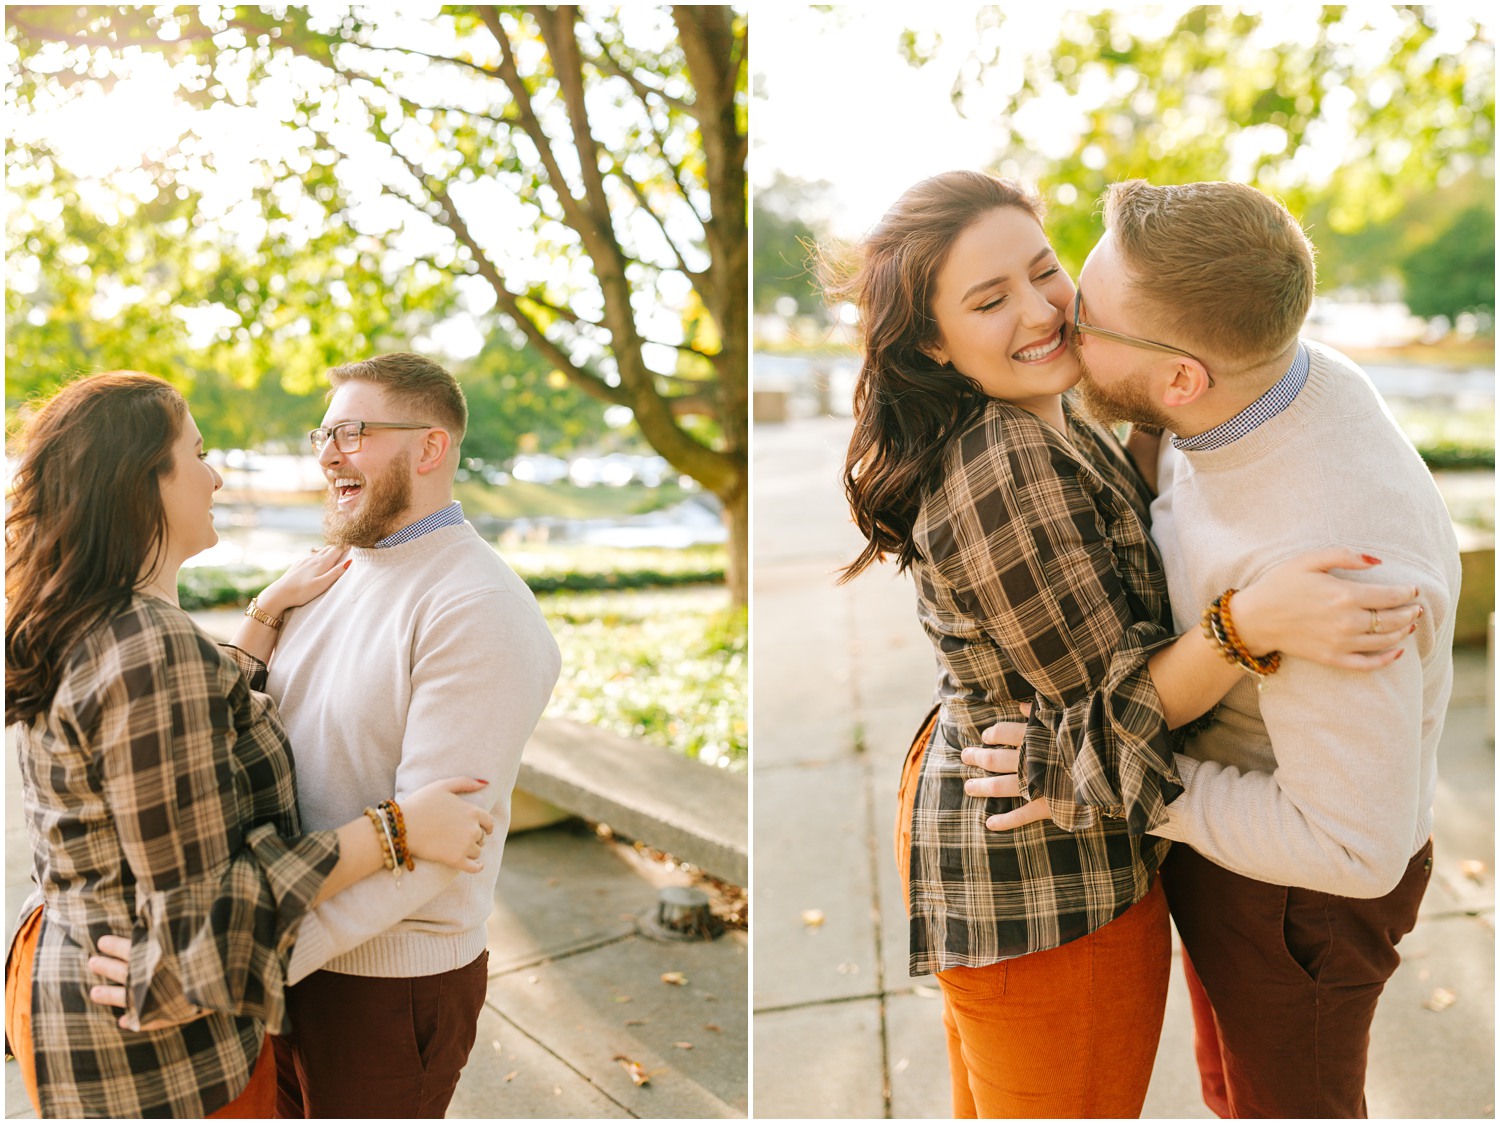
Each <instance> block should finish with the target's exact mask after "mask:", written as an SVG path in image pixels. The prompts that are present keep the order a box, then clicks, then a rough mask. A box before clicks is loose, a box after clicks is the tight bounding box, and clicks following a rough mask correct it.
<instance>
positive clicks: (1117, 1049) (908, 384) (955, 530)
mask: <svg viewBox="0 0 1500 1124" xmlns="http://www.w3.org/2000/svg"><path fill="white" fill-rule="evenodd" d="M833 293H834V295H835V296H837V297H841V298H844V299H852V300H853V301H854V302H855V303H856V304H857V306H858V308H859V311H860V322H861V326H862V330H863V332H864V355H863V364H862V369H861V372H860V377H859V383H858V385H857V387H856V391H855V431H854V436H853V438H852V440H851V443H850V448H849V453H848V458H847V461H846V468H845V482H846V490H847V494H848V497H849V502H850V506H851V509H852V511H853V514H854V519H855V522H856V524H857V525H858V526H859V527H860V529H861V531H862V532H863V533H864V535H865V537H866V539H867V540H868V541H867V545H866V546H865V548H864V550H863V552H862V553H861V554H860V555H859V557H858V558H856V559H855V561H854V562H853V563H852V564H851V565H850V566H849V567H847V568H846V570H845V573H844V577H845V579H846V580H847V578H849V577H852V576H854V575H855V574H858V573H859V572H860V571H862V570H863V569H865V568H866V567H867V566H869V565H870V564H871V563H872V562H874V561H877V560H880V559H883V558H884V556H885V555H886V554H887V553H890V554H895V555H896V558H897V561H898V565H899V566H900V568H901V569H910V571H911V572H912V575H913V577H914V579H915V582H916V586H917V593H918V615H919V617H920V619H921V622H922V625H923V627H924V628H925V630H926V631H927V633H928V635H929V638H930V639H931V640H932V643H933V648H934V652H935V655H936V656H937V660H938V665H939V688H938V697H939V702H938V706H937V707H936V708H935V710H934V712H933V714H932V715H931V716H930V717H929V719H928V722H927V723H926V724H925V726H924V727H923V729H922V730H921V731H920V732H919V734H918V736H917V739H916V740H915V741H914V743H913V746H912V751H911V754H910V755H909V757H908V760H907V765H906V769H905V772H904V775H903V781H902V786H901V795H902V810H901V813H900V818H899V821H898V825H897V832H898V862H899V863H901V865H902V868H903V870H904V871H906V873H907V875H908V879H909V881H908V906H909V910H910V915H911V961H910V962H911V970H912V973H913V974H914V975H920V974H924V973H928V972H935V973H936V974H937V978H938V981H939V983H940V985H941V988H942V992H943V997H944V1022H945V1025H946V1027H947V1031H948V1047H949V1062H950V1069H951V1074H952V1083H953V1097H954V1111H955V1115H957V1116H961V1117H962V1116H969V1117H972V1116H975V1115H978V1116H983V1117H991V1116H1025V1117H1086V1116H1135V1115H1138V1114H1139V1112H1140V1109H1141V1104H1142V1102H1143V1100H1144V1098H1145V1093H1146V1086H1147V1083H1148V1081H1149V1078H1150V1071H1151V1063H1152V1060H1153V1058H1154V1056H1155V1052H1156V1045H1157V1039H1158V1037H1159V1034H1160V1029H1161V1021H1162V1012H1163V1008H1164V1004H1165V994H1166V985H1167V972H1168V967H1169V961H1170V941H1169V931H1168V921H1167V912H1166V905H1165V901H1164V896H1163V894H1162V892H1161V889H1160V887H1159V886H1157V885H1156V882H1155V873H1156V870H1157V867H1158V865H1159V864H1160V862H1161V859H1162V857H1163V855H1164V853H1165V851H1166V849H1167V843H1166V842H1165V841H1163V840H1159V839H1156V838H1153V837H1151V836H1148V835H1144V834H1143V832H1144V829H1145V828H1146V827H1147V826H1149V825H1147V824H1145V823H1140V822H1134V819H1131V820H1127V819H1126V818H1124V816H1131V815H1133V813H1134V810H1135V809H1137V808H1139V807H1140V806H1141V805H1140V803H1139V802H1138V800H1137V799H1136V798H1137V797H1138V796H1139V795H1140V792H1141V790H1142V789H1143V788H1144V787H1145V786H1147V785H1148V784H1149V785H1158V786H1160V787H1161V788H1162V789H1163V790H1165V791H1166V792H1167V793H1168V794H1169V795H1172V794H1175V793H1174V792H1173V789H1174V788H1176V778H1175V772H1174V770H1173V763H1172V742H1171V740H1170V739H1169V738H1168V735H1167V730H1168V729H1169V728H1175V727H1177V726H1180V725H1182V724H1183V723H1184V722H1185V721H1187V720H1189V719H1192V718H1194V717H1197V716H1198V715H1201V714H1202V713H1203V712H1204V711H1206V710H1208V709H1209V708H1210V707H1211V706H1212V705H1213V704H1214V703H1215V702H1217V700H1218V699H1219V698H1221V697H1222V696H1223V695H1224V694H1225V693H1226V692H1227V691H1228V690H1229V688H1230V687H1231V686H1232V685H1233V684H1234V683H1235V682H1236V681H1237V679H1238V677H1239V675H1240V674H1241V671H1240V669H1239V668H1238V667H1236V666H1233V665H1231V664H1229V663H1227V662H1226V661H1225V659H1224V658H1223V655H1222V653H1221V651H1220V650H1219V648H1218V647H1217V646H1216V645H1215V643H1214V642H1212V641H1210V640H1209V639H1207V638H1205V637H1203V636H1201V635H1199V633H1198V632H1196V631H1194V632H1191V633H1187V634H1184V635H1183V636H1182V637H1179V638H1177V639H1176V640H1173V638H1172V617H1171V612H1170V609H1169V607H1168V604H1167V597H1166V583H1165V579H1164V577H1163V573H1162V568H1161V561H1160V558H1159V557H1158V555H1157V553H1156V551H1155V548H1154V546H1153V545H1152V543H1151V540H1150V537H1149V535H1148V533H1147V521H1148V509H1149V504H1150V498H1151V497H1150V494H1149V492H1148V491H1147V489H1146V487H1145V485H1144V483H1143V481H1142V480H1141V478H1140V476H1139V474H1138V473H1137V472H1136V471H1135V468H1134V466H1133V464H1132V462H1131V460H1130V458H1129V456H1128V455H1127V453H1126V452H1125V451H1124V449H1122V448H1121V447H1120V445H1119V443H1118V442H1117V441H1116V440H1115V439H1114V437H1113V436H1112V435H1111V434H1110V433H1109V432H1108V431H1107V430H1105V429H1103V428H1101V427H1099V426H1097V425H1094V424H1092V423H1090V422H1089V421H1087V420H1086V419H1084V418H1081V417H1079V416H1078V415H1076V414H1075V413H1074V411H1073V407H1072V405H1071V402H1070V401H1069V400H1068V399H1066V398H1065V397H1064V394H1065V392H1066V391H1068V390H1069V389H1070V388H1072V386H1073V385H1074V384H1075V383H1076V382H1077V381H1078V379H1079V373H1080V372H1079V366H1078V361H1077V358H1076V356H1075V354H1074V352H1073V349H1072V347H1071V346H1070V344H1071V341H1070V339H1069V328H1068V326H1067V325H1068V321H1067V310H1069V309H1070V307H1071V303H1072V301H1073V296H1074V288H1073V285H1072V282H1071V281H1070V280H1069V278H1068V277H1067V275H1066V274H1065V273H1064V272H1063V271H1062V269H1061V267H1060V266H1059V264H1058V262H1057V258H1056V256H1055V254H1054V253H1053V252H1052V249H1051V247H1050V246H1049V245H1048V244H1047V240H1046V236H1045V234H1044V233H1043V231H1042V227H1041V223H1040V208H1039V205H1038V203H1037V202H1036V201H1035V200H1034V199H1032V198H1031V197H1029V196H1028V195H1026V194H1025V193H1023V192H1022V191H1021V190H1020V189H1019V188H1018V187H1016V186H1015V185H1014V184H1011V183H1008V182H1006V181H1002V180H997V179H994V178H992V177H989V176H985V175H981V174H978V173H966V172H955V173H949V174H946V175H942V176H937V177H934V178H933V179H930V180H927V181H925V182H923V183H920V184H918V185H917V186H915V187H913V188H912V189H911V190H909V191H908V192H907V193H906V194H905V195H903V196H902V197H901V199H900V200H898V201H897V203H896V204H895V206H894V207H892V208H891V210H890V211H889V212H887V214H886V216H885V217H884V219H883V220H882V221H881V223H880V224H879V226H877V227H876V229H875V230H874V231H873V232H872V233H871V234H870V235H869V237H868V238H867V239H866V240H865V242H864V243H863V244H862V246H861V247H860V254H859V257H858V260H857V263H856V265H855V268H854V269H853V271H852V274H851V275H850V276H848V278H847V279H846V280H844V281H843V282H842V283H841V284H839V285H837V286H836V287H834V289H833ZM1371 562H1373V560H1364V561H1361V560H1360V557H1359V556H1358V555H1354V554H1345V553H1344V552H1333V554H1332V555H1330V554H1329V553H1328V552H1323V554H1322V555H1320V556H1318V557H1315V558H1314V557H1307V558H1303V559H1295V560H1293V561H1292V562H1289V563H1286V564H1284V565H1283V566H1281V567H1278V568H1277V569H1276V570H1274V571H1272V572H1270V573H1269V574H1267V575H1266V576H1265V577H1264V578H1262V579H1261V580H1260V581H1257V582H1256V583H1254V584H1253V585H1251V586H1248V587H1247V588H1245V589H1244V590H1242V591H1240V592H1239V593H1238V594H1237V595H1236V596H1235V597H1234V598H1233V615H1232V623H1233V625H1234V627H1235V629H1236V630H1237V633H1238V636H1237V641H1236V643H1238V644H1242V645H1243V651H1242V652H1241V655H1242V656H1243V659H1242V661H1241V662H1242V663H1246V665H1247V666H1252V667H1259V668H1261V669H1264V668H1266V667H1267V666H1269V664H1267V663H1266V662H1265V661H1263V660H1262V659H1260V657H1264V656H1266V654H1267V653H1270V652H1272V651H1273V650H1277V649H1280V650H1282V651H1284V652H1286V653H1289V654H1293V655H1300V656H1305V657H1307V658H1312V659H1320V660H1323V661H1325V662H1332V663H1337V664H1338V665H1339V666H1348V667H1374V666H1381V665H1383V664H1385V663H1388V662H1390V661H1391V660H1393V659H1395V658H1396V656H1397V654H1398V653H1399V649H1398V648H1395V647H1393V645H1394V644H1396V643H1397V642H1398V641H1399V640H1400V639H1401V638H1403V637H1404V636H1405V634H1406V632H1407V630H1408V627H1409V625H1410V624H1411V623H1412V621H1413V620H1414V619H1415V616H1416V613H1417V609H1416V607H1415V606H1414V605H1408V604H1407V601H1408V598H1409V596H1410V593H1411V590H1410V588H1409V587H1404V586H1403V587H1383V586H1371V585H1359V586H1357V587H1356V589H1355V591H1354V598H1351V597H1347V596H1332V594H1333V593H1334V591H1336V590H1338V591H1344V590H1345V587H1346V585H1347V584H1348V583H1342V582H1340V581H1339V580H1338V579H1335V578H1332V577H1330V576H1328V575H1326V574H1323V573H1321V572H1318V571H1319V570H1321V569H1326V568H1330V567H1333V566H1339V567H1343V568H1362V567H1364V566H1366V565H1368V564H1370V563H1371ZM1355 599H1362V600H1358V604H1359V605H1360V606H1362V607H1363V608H1362V609H1361V610H1360V611H1355V610H1354V609H1352V608H1350V605H1351V604H1352V603H1353V602H1354V600H1355ZM1398 606H1399V608H1398ZM1365 608H1374V609H1379V610H1380V617H1381V620H1382V623H1383V625H1384V628H1385V631H1384V632H1382V633H1381V634H1380V635H1379V636H1378V637H1372V636H1370V635H1369V634H1367V633H1365V632H1364V629H1365V626H1366V625H1367V623H1368V621H1369V620H1370V619H1371V618H1370V616H1369V615H1368V614H1367V613H1365V612H1363V609H1365ZM1329 637H1333V638H1334V639H1335V641H1336V644H1335V647H1334V649H1333V650H1330V647H1329V642H1328V640H1329ZM1232 650H1234V651H1241V650H1240V649H1239V648H1234V649H1232ZM1028 706H1030V707H1032V708H1035V709H1036V710H1037V711H1039V712H1041V714H1042V716H1043V718H1044V722H1043V723H1033V725H1032V727H1031V729H1033V730H1044V729H1050V730H1052V731H1055V736H1054V737H1053V738H1051V739H1048V738H1032V739H1029V740H1028V742H1027V745H1026V749H1025V752H1026V755H1027V765H1026V768H1027V770H1028V771H1035V772H1037V773H1038V774H1041V775H1047V776H1049V778H1050V777H1052V776H1058V777H1061V778H1062V780H1063V781H1065V782H1069V783H1072V782H1074V781H1078V782H1080V783H1087V782H1086V781H1085V780H1084V779H1083V774H1082V772H1080V773H1079V774H1076V775H1073V774H1070V772H1069V770H1068V768H1067V767H1065V766H1064V765H1062V762H1064V761H1072V762H1075V763H1076V762H1080V761H1083V760H1084V758H1085V756H1086V755H1089V754H1092V755H1094V756H1095V757H1096V758H1097V759H1098V760H1097V761H1096V764H1097V765H1098V766H1099V767H1098V768H1096V769H1093V770H1091V771H1090V773H1089V775H1091V776H1093V775H1097V776H1098V777H1103V778H1116V777H1117V778H1118V782H1117V783H1118V790H1117V791H1103V792H1098V793H1096V794H1094V795H1095V799H1093V800H1092V801H1091V806H1088V807H1080V806H1077V805H1075V804H1074V803H1073V801H1072V799H1071V796H1072V790H1071V789H1070V790H1069V792H1068V794H1067V795H1068V799H1066V800H1053V801H1052V802H1051V806H1052V808H1053V809H1054V813H1053V814H1054V816H1055V817H1056V818H1057V819H1058V820H1059V821H1061V822H1062V823H1063V826H1064V827H1067V828H1068V829H1069V830H1061V829H1059V827H1058V826H1057V825H1055V824H1054V823H1052V822H1039V823H1032V824H1029V825H1027V826H1026V827H1024V828H1021V829H1019V830H1018V831H1016V832H1013V833H1001V834H998V835H997V834H996V833H993V832H989V831H987V830H986V827H985V821H986V818H987V817H988V816H989V815H992V814H996V813H1000V812H1003V811H1005V810H1006V809H1007V808H1008V807H1009V806H1010V804H1011V802H1010V801H999V800H991V801H986V800H983V799H979V798H976V797H972V796H970V795H968V793H967V791H966V781H969V780H971V779H979V778H982V777H983V776H984V775H985V774H984V773H983V772H982V771H980V770H979V769H977V768H973V767H970V766H967V765H966V764H965V763H964V761H963V759H962V747H964V746H973V745H978V744H979V740H980V731H981V730H983V729H985V728H987V727H989V726H991V725H993V724H994V723H996V722H998V721H1002V720H1008V721H1015V720H1018V719H1020V718H1021V717H1022V716H1023V714H1024V713H1025V712H1026V709H1027V707H1028ZM1143 728H1146V729H1154V730H1155V734H1154V735H1153V736H1151V737H1150V738H1147V739H1141V738H1139V737H1137V736H1136V735H1134V734H1133V733H1132V730H1139V729H1143ZM1132 739H1133V740H1132ZM1065 740H1066V741H1067V742H1069V743H1071V744H1070V747H1069V748H1070V749H1071V752H1070V753H1067V754H1063V753H1062V752H1060V751H1059V749H1058V746H1059V745H1061V744H1062V743H1063V742H1064V741H1065ZM1127 743H1128V744H1127ZM1122 747H1124V748H1128V749H1129V750H1130V752H1129V753H1122V752H1121V749H1122ZM1122 762H1129V763H1131V766H1132V767H1131V768H1123V769H1122V768H1121V767H1120V766H1121V763H1122ZM1141 762H1146V763H1149V768H1148V767H1143V766H1141V765H1140V763H1141ZM1049 765H1052V766H1054V767H1052V768H1048V766H1049ZM1148 772H1149V773H1150V775H1149V776H1148V775H1146V774H1147V773H1148ZM1176 791H1180V788H1176ZM1101 805H1102V806H1108V807H1113V808H1115V809H1117V810H1119V811H1121V812H1122V813H1123V816H1122V817H1121V818H1112V817H1107V816H1102V815H1100V814H1099V807H1098V806H1101ZM1064 817H1069V818H1067V819H1064ZM1135 818H1138V817H1135Z"/></svg>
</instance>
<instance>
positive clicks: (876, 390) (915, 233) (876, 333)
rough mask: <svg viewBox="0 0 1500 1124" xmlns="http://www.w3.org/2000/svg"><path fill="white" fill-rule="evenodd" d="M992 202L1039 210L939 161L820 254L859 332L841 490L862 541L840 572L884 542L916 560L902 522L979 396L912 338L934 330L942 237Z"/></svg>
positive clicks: (1002, 185) (882, 550)
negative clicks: (841, 259) (832, 257)
mask: <svg viewBox="0 0 1500 1124" xmlns="http://www.w3.org/2000/svg"><path fill="white" fill-rule="evenodd" d="M997 207H1020V208H1021V209H1022V210H1024V211H1025V212H1027V213H1028V214H1030V215H1032V216H1033V217H1034V218H1036V219H1037V221H1039V222H1040V221H1041V203H1040V201H1038V200H1037V199H1036V198H1035V197H1034V196H1032V195H1030V194H1028V193H1027V192H1026V191H1025V190H1023V189H1022V188H1021V187H1020V185H1018V184H1016V183H1013V182H1012V181H1010V180H1003V179H997V178H996V177H994V176H989V175H985V174H984V173H983V172H945V173H944V174H942V175H940V176H933V177H932V178H931V179H927V180H923V181H922V182H921V183H919V184H917V185H916V186H915V187H912V188H910V189H909V190H908V191H907V192H906V193H905V194H904V195H902V196H901V198H900V199H898V200H896V203H895V205H894V206H893V207H891V209H890V210H889V211H887V212H886V213H885V217H884V218H882V219H881V220H880V223H879V225H877V226H876V227H875V229H874V230H872V231H871V232H870V233H869V235H867V236H866V237H865V239H864V240H863V241H862V242H861V243H860V244H859V245H858V247H857V248H856V250H855V253H854V254H853V260H852V262H850V263H848V264H844V265H840V264H839V263H836V262H830V261H827V260H825V262H824V263H823V280H824V287H825V290H826V292H827V294H828V296H829V297H830V299H832V300H847V301H852V302H853V303H854V305H855V307H856V308H858V309H859V322H860V329H861V333H862V335H863V337H864V351H863V357H862V362H861V365H860V371H859V379H858V381H857V382H856V383H855V387H854V436H853V437H852V438H850V441H849V453H848V456H847V457H846V458H845V460H844V494H845V495H846V496H847V497H848V500H849V510H850V512H851V513H852V514H853V516H854V522H855V525H856V526H858V527H859V529H860V531H861V533H863V534H864V536H865V539H866V540H867V541H866V543H865V548H864V550H862V551H861V552H860V554H859V557H857V558H855V560H854V561H853V562H851V563H849V565H847V566H845V567H844V568H843V570H842V571H840V575H839V580H840V581H841V582H844V581H848V580H849V579H850V578H852V577H854V576H855V575H856V574H858V573H860V572H861V571H862V570H864V569H865V568H866V567H867V566H869V565H870V564H871V563H872V562H880V561H884V560H885V556H886V555H887V554H888V553H889V554H895V555H896V559H897V565H898V567H899V568H900V569H902V570H905V569H906V568H907V567H908V566H910V565H911V564H912V562H913V561H915V560H916V557H917V551H916V546H915V543H914V542H913V540H912V527H913V525H914V524H915V522H916V518H917V510H918V508H919V507H920V506H921V502H922V495H923V493H924V492H925V491H926V490H927V489H928V488H929V487H931V486H932V484H933V483H934V482H935V477H936V474H937V471H938V465H939V463H940V460H941V457H942V454H943V447H944V445H945V444H946V442H947V440H948V438H949V437H951V436H952V435H953V434H955V433H957V432H958V431H959V430H961V429H962V428H963V427H964V425H965V424H967V422H968V421H969V420H970V419H971V418H973V416H974V415H975V414H976V413H977V412H978V411H979V409H980V408H981V407H982V406H983V405H984V401H985V396H984V392H983V391H982V390H981V389H980V387H979V384H978V383H976V382H974V381H973V380H972V379H970V378H968V377H966V376H964V375H961V374H959V373H958V372H957V371H955V370H954V369H953V368H952V367H946V366H943V365H941V364H939V363H938V362H937V361H936V360H933V359H931V358H929V357H928V356H927V355H925V354H923V352H922V348H923V347H924V346H927V345H930V344H932V343H933V342H935V341H936V339H937V323H936V321H934V320H933V317H932V296H933V292H934V290H935V289H936V288H937V275H938V273H939V271H941V270H942V268H943V265H944V263H945V262H946V261H947V260H948V254H949V251H951V250H952V248H953V243H954V242H955V241H957V239H958V236H959V235H960V234H962V233H963V232H964V231H965V230H967V229H968V228H969V227H970V226H972V225H973V224H974V223H975V222H977V221H978V220H979V219H981V218H983V217H984V216H985V215H986V214H988V213H989V212H990V211H993V210H994V209H995V208H997Z"/></svg>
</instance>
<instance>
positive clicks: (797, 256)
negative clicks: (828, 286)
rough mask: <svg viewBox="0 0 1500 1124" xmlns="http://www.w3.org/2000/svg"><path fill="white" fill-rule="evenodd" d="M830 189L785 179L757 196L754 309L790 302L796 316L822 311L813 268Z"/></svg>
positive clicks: (821, 299) (766, 310)
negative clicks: (781, 300) (789, 299)
mask: <svg viewBox="0 0 1500 1124" xmlns="http://www.w3.org/2000/svg"><path fill="white" fill-rule="evenodd" d="M827 194H828V185H827V184H826V183H822V182H818V183H803V182H802V181H800V180H793V179H787V178H784V177H781V178H777V179H776V180H773V181H772V182H771V183H770V184H768V185H767V186H765V187H763V188H758V189H757V190H756V192H755V199H754V203H753V207H754V215H755V251H754V254H755V270H754V301H753V303H754V305H755V310H756V311H757V312H772V311H775V306H776V302H777V301H778V300H780V299H781V298H783V297H790V298H791V299H792V300H794V301H795V302H796V304H797V308H796V311H797V312H800V313H803V314H817V313H820V312H821V311H822V310H823V293H822V290H821V289H820V287H819V285H818V279H817V276H816V274H815V272H814V270H813V268H812V261H811V259H812V255H813V248H814V247H815V246H816V244H817V243H818V242H819V241H820V240H821V239H822V238H823V237H824V236H825V235H824V230H825V228H826V224H827V214H826V212H827V208H828V202H827V199H826V196H827Z"/></svg>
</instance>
